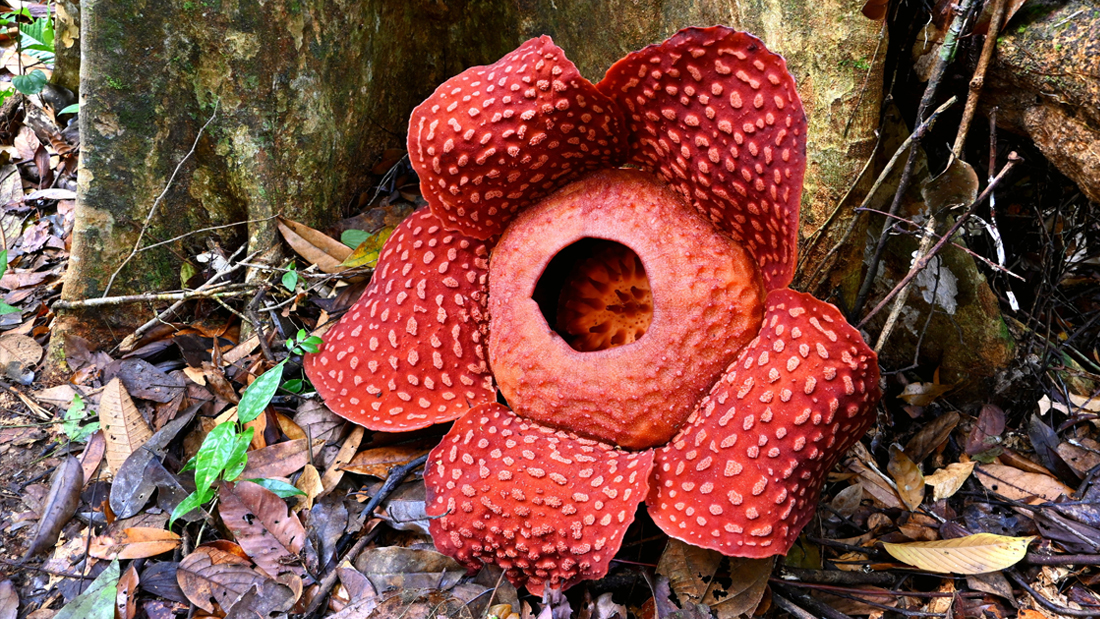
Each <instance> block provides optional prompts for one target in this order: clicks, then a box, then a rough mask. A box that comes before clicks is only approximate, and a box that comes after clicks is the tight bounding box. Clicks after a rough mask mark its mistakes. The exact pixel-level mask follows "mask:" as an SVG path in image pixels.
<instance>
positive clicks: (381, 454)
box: [344, 444, 431, 479]
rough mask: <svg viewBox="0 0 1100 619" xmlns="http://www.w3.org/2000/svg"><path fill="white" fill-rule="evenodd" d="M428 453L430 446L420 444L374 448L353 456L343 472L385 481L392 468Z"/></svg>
mask: <svg viewBox="0 0 1100 619" xmlns="http://www.w3.org/2000/svg"><path fill="white" fill-rule="evenodd" d="M429 451H431V447H430V446H428V447H425V446H423V445H421V444H415V445H393V446H390V447H375V448H373V449H367V450H365V451H361V452H359V453H357V454H355V457H354V458H352V459H351V462H349V463H348V464H347V465H345V466H344V470H345V471H347V472H349V473H358V474H359V475H370V476H372V477H377V478H379V479H385V478H386V476H387V475H389V472H390V469H392V468H393V467H395V466H399V465H402V464H406V463H408V462H411V461H412V460H415V459H416V458H419V457H420V456H422V455H424V454H426V453H428V452H429Z"/></svg>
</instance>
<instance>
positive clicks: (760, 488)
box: [306, 26, 880, 594]
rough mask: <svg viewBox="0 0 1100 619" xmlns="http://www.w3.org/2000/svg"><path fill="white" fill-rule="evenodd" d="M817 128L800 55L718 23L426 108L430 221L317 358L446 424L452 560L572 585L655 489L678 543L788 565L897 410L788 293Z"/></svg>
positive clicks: (440, 467)
mask: <svg viewBox="0 0 1100 619" xmlns="http://www.w3.org/2000/svg"><path fill="white" fill-rule="evenodd" d="M805 131H806V121H805V117H804V115H803V112H802V105H801V102H800V101H799V99H798V95H797V93H796V92H795V89H794V81H793V79H792V78H791V76H790V74H789V73H788V72H787V69H786V65H785V63H784V61H783V59H782V58H780V57H779V56H777V55H776V54H773V53H771V52H769V51H768V50H766V49H765V48H764V46H763V44H762V43H761V42H760V41H759V40H758V39H756V38H754V37H752V36H751V35H748V34H745V33H741V32H736V31H733V30H730V29H729V28H725V27H721V26H716V27H712V28H702V29H700V28H689V29H686V30H683V31H681V32H679V33H677V34H676V35H675V36H673V37H672V38H671V39H669V40H668V41H665V42H664V43H662V44H660V45H654V46H650V47H647V48H645V49H643V50H641V51H638V52H635V53H633V54H630V55H628V56H627V57H626V58H623V59H622V60H620V61H619V62H617V63H616V64H615V65H614V66H612V68H611V69H610V70H609V71H608V72H607V75H606V76H605V78H604V79H603V80H602V81H601V82H600V83H599V84H595V85H593V84H592V83H590V82H588V81H587V80H585V79H584V78H583V77H581V76H580V74H579V73H578V72H577V70H576V67H575V66H573V64H572V63H571V62H569V60H568V59H566V58H565V55H564V53H563V52H562V51H561V50H560V49H558V48H557V47H556V46H555V45H554V44H553V42H552V41H551V40H550V39H549V38H548V37H540V38H538V39H532V40H531V41H528V42H526V43H524V44H523V45H521V46H520V47H519V49H517V50H516V51H515V52H513V53H511V54H509V55H508V56H506V57H504V58H503V59H501V60H500V61H498V62H496V63H494V64H492V65H489V66H485V67H473V68H471V69H469V70H467V71H465V72H463V73H462V74H460V75H457V76H455V77H454V78H452V79H450V80H448V81H447V82H446V83H445V84H443V85H441V86H440V87H439V88H438V89H437V90H436V92H435V93H434V94H433V95H432V96H431V97H430V98H429V99H428V100H427V101H425V102H424V103H423V104H421V105H420V106H419V107H417V109H416V110H415V111H414V112H413V116H412V119H411V121H410V127H409V153H410V159H411V161H412V164H413V166H414V167H415V168H416V170H417V173H418V174H419V175H420V178H421V189H422V192H423V194H424V196H425V198H426V199H427V201H428V204H429V207H430V210H429V209H422V210H420V211H418V212H416V213H414V214H413V215H412V216H411V217H410V218H409V219H408V220H406V221H405V222H404V223H402V224H401V225H400V226H399V227H398V229H397V231H395V233H394V234H393V236H392V237H391V238H390V240H389V241H388V243H387V244H386V246H385V247H384V248H383V251H382V253H381V256H380V259H379V262H378V268H377V270H376V272H375V275H374V279H373V280H372V282H371V285H370V287H369V288H368V290H367V292H366V293H365V294H364V296H363V298H362V299H360V301H359V302H358V303H356V305H355V306H353V307H352V309H351V310H349V312H348V314H347V316H345V317H344V318H343V319H342V320H341V321H340V323H339V324H337V325H336V326H335V327H333V328H332V329H331V330H330V331H329V333H328V334H327V335H326V336H325V343H324V345H323V347H322V350H321V351H320V352H319V353H318V354H316V355H310V356H308V357H307V358H306V370H307V372H308V373H309V376H310V378H311V379H312V380H313V383H314V385H316V387H317V390H318V392H319V393H320V394H321V395H322V396H323V397H324V398H325V401H326V402H327V403H328V405H329V406H330V407H331V408H332V409H333V410H334V411H336V412H337V413H339V414H341V415H344V416H345V417H347V418H349V419H352V420H353V421H356V422H358V423H362V424H363V425H366V426H367V427H369V428H372V429H377V430H388V431H395V430H403V429H404V430H408V429H415V428H420V427H424V426H426V425H430V424H432V423H442V422H445V421H451V420H454V421H455V423H454V426H453V427H452V429H451V430H450V432H449V433H448V434H447V436H446V437H445V438H444V440H443V442H442V443H441V444H440V445H439V446H438V447H437V448H436V449H435V450H433V451H432V453H431V455H430V457H429V462H428V465H427V466H426V468H425V474H424V481H425V483H426V485H427V490H428V493H427V503H428V508H427V509H428V513H429V514H430V515H431V516H433V517H434V519H433V520H432V521H431V532H432V536H433V538H434V540H435V543H436V545H437V546H438V547H439V549H440V550H441V551H443V552H446V553H448V554H450V555H452V556H454V557H456V558H457V559H458V560H459V561H462V562H463V563H464V564H465V565H467V566H469V567H470V568H471V569H475V568H477V567H478V566H479V565H480V564H481V563H483V562H484V563H495V564H497V565H499V566H501V567H502V568H504V569H505V573H506V574H507V575H508V577H509V579H510V580H512V582H513V583H515V584H516V585H524V584H525V585H526V586H527V587H528V589H529V590H531V591H532V592H533V593H536V594H538V593H541V592H542V590H543V588H544V587H547V586H549V587H554V588H567V587H569V586H572V585H573V584H576V583H577V582H579V581H581V580H585V579H590V578H599V577H601V576H603V575H604V574H605V573H606V572H607V568H608V565H609V562H610V560H611V558H612V557H613V556H614V554H615V552H616V551H617V549H618V547H619V545H620V544H621V542H622V539H623V535H624V534H625V532H626V529H627V527H628V526H629V525H630V523H631V522H632V520H633V517H634V512H635V508H636V507H637V506H638V504H639V503H640V502H641V501H642V500H643V499H644V500H645V501H646V503H647V506H648V510H649V513H650V515H651V516H652V517H653V520H654V522H656V523H657V524H658V525H659V526H660V527H661V528H662V529H663V530H664V531H665V532H666V533H668V534H669V535H671V536H673V537H676V538H678V539H681V540H685V541H687V542H689V543H692V544H696V545H699V546H703V547H707V548H713V549H716V550H718V551H720V552H723V553H725V554H728V555H735V556H743V557H764V556H770V555H775V554H784V553H786V552H787V550H788V549H789V548H790V546H791V544H793V543H794V540H795V539H796V537H797V536H798V533H799V531H800V530H801V529H802V528H803V527H804V526H805V524H806V523H807V522H808V521H809V519H810V518H811V517H812V515H813V513H814V510H815V507H816V504H817V501H818V499H819V497H820V493H821V484H822V482H823V481H824V478H825V475H826V473H827V471H828V470H829V469H830V468H831V467H832V466H833V464H835V462H836V461H837V459H838V458H840V456H841V455H843V453H844V452H845V451H846V450H847V449H848V448H849V447H851V445H852V444H853V443H854V442H855V441H857V440H858V439H859V437H860V436H861V435H862V434H863V433H864V432H866V430H867V428H868V427H870V425H871V423H872V421H873V420H874V408H875V404H876V403H877V402H878V399H879V396H880V393H879V387H878V364H877V360H876V358H875V355H874V353H873V352H872V351H871V350H870V349H869V348H868V347H867V345H866V344H865V343H864V342H863V340H862V338H861V337H860V335H859V333H858V332H857V331H856V330H855V329H853V328H852V327H851V326H850V325H848V324H847V323H846V322H845V321H844V318H843V317H842V316H841V314H840V312H839V311H838V310H837V309H836V308H835V307H833V306H832V305H829V304H828V303H825V302H823V301H819V300H817V299H815V298H813V297H811V296H809V295H806V294H803V293H799V292H794V291H792V290H788V289H787V285H788V284H789V283H790V281H791V278H792V276H793V272H794V265H795V259H796V249H797V243H796V240H797V230H798V205H799V199H800V195H801V187H802V177H803V173H804V171H805V165H806V161H805ZM624 163H629V164H631V165H632V166H634V167H635V169H619V167H620V166H621V165H622V164H624ZM479 239H484V240H479ZM490 369H491V373H490ZM497 389H499V391H500V393H501V394H502V395H503V396H504V397H505V399H506V401H507V402H508V405H509V406H510V407H511V410H509V408H507V407H505V406H503V405H501V404H498V403H496V402H495V401H494V400H495V397H496V390H497Z"/></svg>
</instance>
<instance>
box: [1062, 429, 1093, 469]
mask: <svg viewBox="0 0 1100 619" xmlns="http://www.w3.org/2000/svg"><path fill="white" fill-rule="evenodd" d="M1058 455H1059V456H1061V457H1062V459H1063V460H1065V461H1066V464H1068V465H1070V466H1071V467H1072V468H1073V470H1074V471H1076V472H1077V474H1078V475H1082V476H1084V475H1087V474H1088V472H1089V471H1091V470H1092V469H1093V468H1095V467H1096V465H1097V464H1100V443H1097V442H1096V441H1094V440H1092V439H1091V438H1078V439H1070V441H1067V442H1064V443H1060V444H1059V445H1058Z"/></svg>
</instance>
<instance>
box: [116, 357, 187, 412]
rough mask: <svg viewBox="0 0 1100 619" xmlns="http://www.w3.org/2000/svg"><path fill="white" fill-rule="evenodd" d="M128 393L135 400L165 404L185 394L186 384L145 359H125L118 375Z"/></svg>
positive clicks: (119, 367)
mask: <svg viewBox="0 0 1100 619" xmlns="http://www.w3.org/2000/svg"><path fill="white" fill-rule="evenodd" d="M115 376H117V377H118V379H119V380H121V381H122V384H123V386H125V387H126V391H127V392H128V393H129V394H130V395H131V396H133V397H135V398H141V399H142V400H151V401H153V402H159V403H161V404H164V403H166V402H171V401H172V399H173V398H175V397H177V396H179V395H180V394H182V393H183V390H184V387H185V385H186V383H184V381H183V379H181V378H177V377H175V376H172V375H170V374H168V373H167V372H164V371H162V370H160V369H159V368H157V367H156V366H155V365H153V364H152V363H149V362H148V361H146V360H144V359H123V360H122V361H121V362H119V366H118V373H117V374H115Z"/></svg>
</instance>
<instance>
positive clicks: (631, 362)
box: [489, 170, 764, 449]
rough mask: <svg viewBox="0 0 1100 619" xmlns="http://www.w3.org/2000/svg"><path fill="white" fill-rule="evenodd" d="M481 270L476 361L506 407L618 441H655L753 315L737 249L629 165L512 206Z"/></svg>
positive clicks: (757, 307)
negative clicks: (488, 369) (483, 362)
mask: <svg viewBox="0 0 1100 619" xmlns="http://www.w3.org/2000/svg"><path fill="white" fill-rule="evenodd" d="M586 244H587V247H588V250H587V251H582V252H579V253H581V254H582V255H583V256H582V257H577V256H576V253H578V251H577V249H576V247H574V246H576V245H580V246H581V247H585V246H586ZM571 252H572V253H573V254H574V257H572V258H571V259H565V260H564V262H565V263H566V264H565V266H564V267H562V266H561V265H560V264H559V265H554V264H553V263H554V262H555V260H557V261H558V262H559V263H560V262H562V261H563V258H559V256H563V255H566V256H567V255H568V254H570V253H571ZM562 268H564V272H565V273H566V274H565V276H564V277H562V276H561V275H560V274H559V275H557V276H555V275H554V271H555V270H556V269H562ZM489 269H490V270H489V304H490V308H489V315H490V338H489V358H490V364H491V366H492V368H493V371H494V374H495V376H496V378H497V382H498V385H499V387H500V390H501V392H502V393H503V395H504V397H505V399H507V401H508V403H509V404H510V405H511V406H512V408H513V409H514V410H515V411H516V413H517V414H519V415H521V416H523V417H528V418H531V419H534V420H536V421H538V422H540V423H543V424H545V425H548V426H551V427H555V428H560V429H564V430H569V431H572V432H576V433H577V434H579V435H582V436H585V437H589V438H593V439H596V440H600V441H604V442H608V443H612V444H615V445H618V446H620V447H625V448H628V449H645V448H647V447H652V446H655V445H660V444H663V443H665V442H667V441H668V440H669V439H670V438H671V437H672V436H673V434H675V432H676V430H677V429H678V428H679V427H680V426H681V425H682V424H683V422H684V420H685V419H686V418H687V416H688V415H689V414H690V413H691V411H692V409H693V408H694V406H695V405H696V404H697V403H698V402H699V400H701V399H702V397H703V395H705V393H706V391H707V389H708V388H709V387H710V385H711V384H713V382H714V381H715V380H716V379H717V378H718V376H719V375H721V373H722V371H723V370H724V369H725V368H726V366H727V365H729V363H730V362H732V361H733V360H734V359H735V358H736V356H737V354H738V352H739V351H740V350H741V349H742V348H743V347H744V346H745V345H747V344H748V343H749V342H750V341H751V340H752V339H753V337H755V335H756V333H757V332H758V330H759V327H760V322H761V320H762V317H763V295H764V291H763V284H762V283H761V276H760V273H759V271H758V270H757V268H756V265H755V263H754V262H753V260H752V259H751V257H749V255H748V254H747V253H746V252H745V250H744V249H742V248H741V246H740V245H738V244H737V243H735V242H734V241H732V240H731V239H730V238H729V237H728V236H726V235H725V234H723V233H721V232H719V231H718V230H717V229H715V228H714V226H713V225H711V223H710V222H708V221H706V220H704V219H703V218H702V217H701V216H700V215H699V214H698V212H696V211H695V210H694V209H693V208H692V207H690V206H688V205H687V204H685V203H684V202H683V200H682V198H681V197H680V196H679V195H678V194H677V193H676V192H674V191H673V190H672V189H670V188H669V187H668V186H667V185H665V184H664V183H662V182H660V181H657V180H655V179H653V178H652V177H651V176H649V175H647V174H644V173H642V172H638V171H634V170H606V171H602V172H597V173H595V174H592V175H590V176H588V177H586V178H583V179H581V180H579V181H577V182H575V183H572V184H570V185H567V186H565V187H563V188H562V189H560V190H559V191H558V192H556V193H554V194H553V195H551V196H549V197H548V198H546V199H545V200H543V201H542V202H540V203H538V204H536V205H534V206H532V207H531V208H529V209H528V210H526V211H524V212H523V213H521V214H520V215H519V216H518V217H517V218H516V220H515V221H514V222H513V223H512V224H511V225H510V226H509V227H508V229H507V230H506V231H505V233H504V236H503V237H502V238H501V240H500V243H499V244H498V245H497V247H496V248H495V249H494V251H493V255H492V257H491V260H490V266H489ZM555 277H556V279H557V280H558V281H561V284H560V287H556V286H555V284H552V283H548V282H547V280H548V279H550V280H553V279H555ZM547 288H549V289H550V290H551V291H552V292H551V293H548V292H547ZM548 297H549V298H550V299H554V300H553V301H551V300H548ZM551 308H553V309H552V310H551ZM551 311H552V312H553V313H554V314H555V316H554V317H550V316H549V315H548V314H549V313H551Z"/></svg>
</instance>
